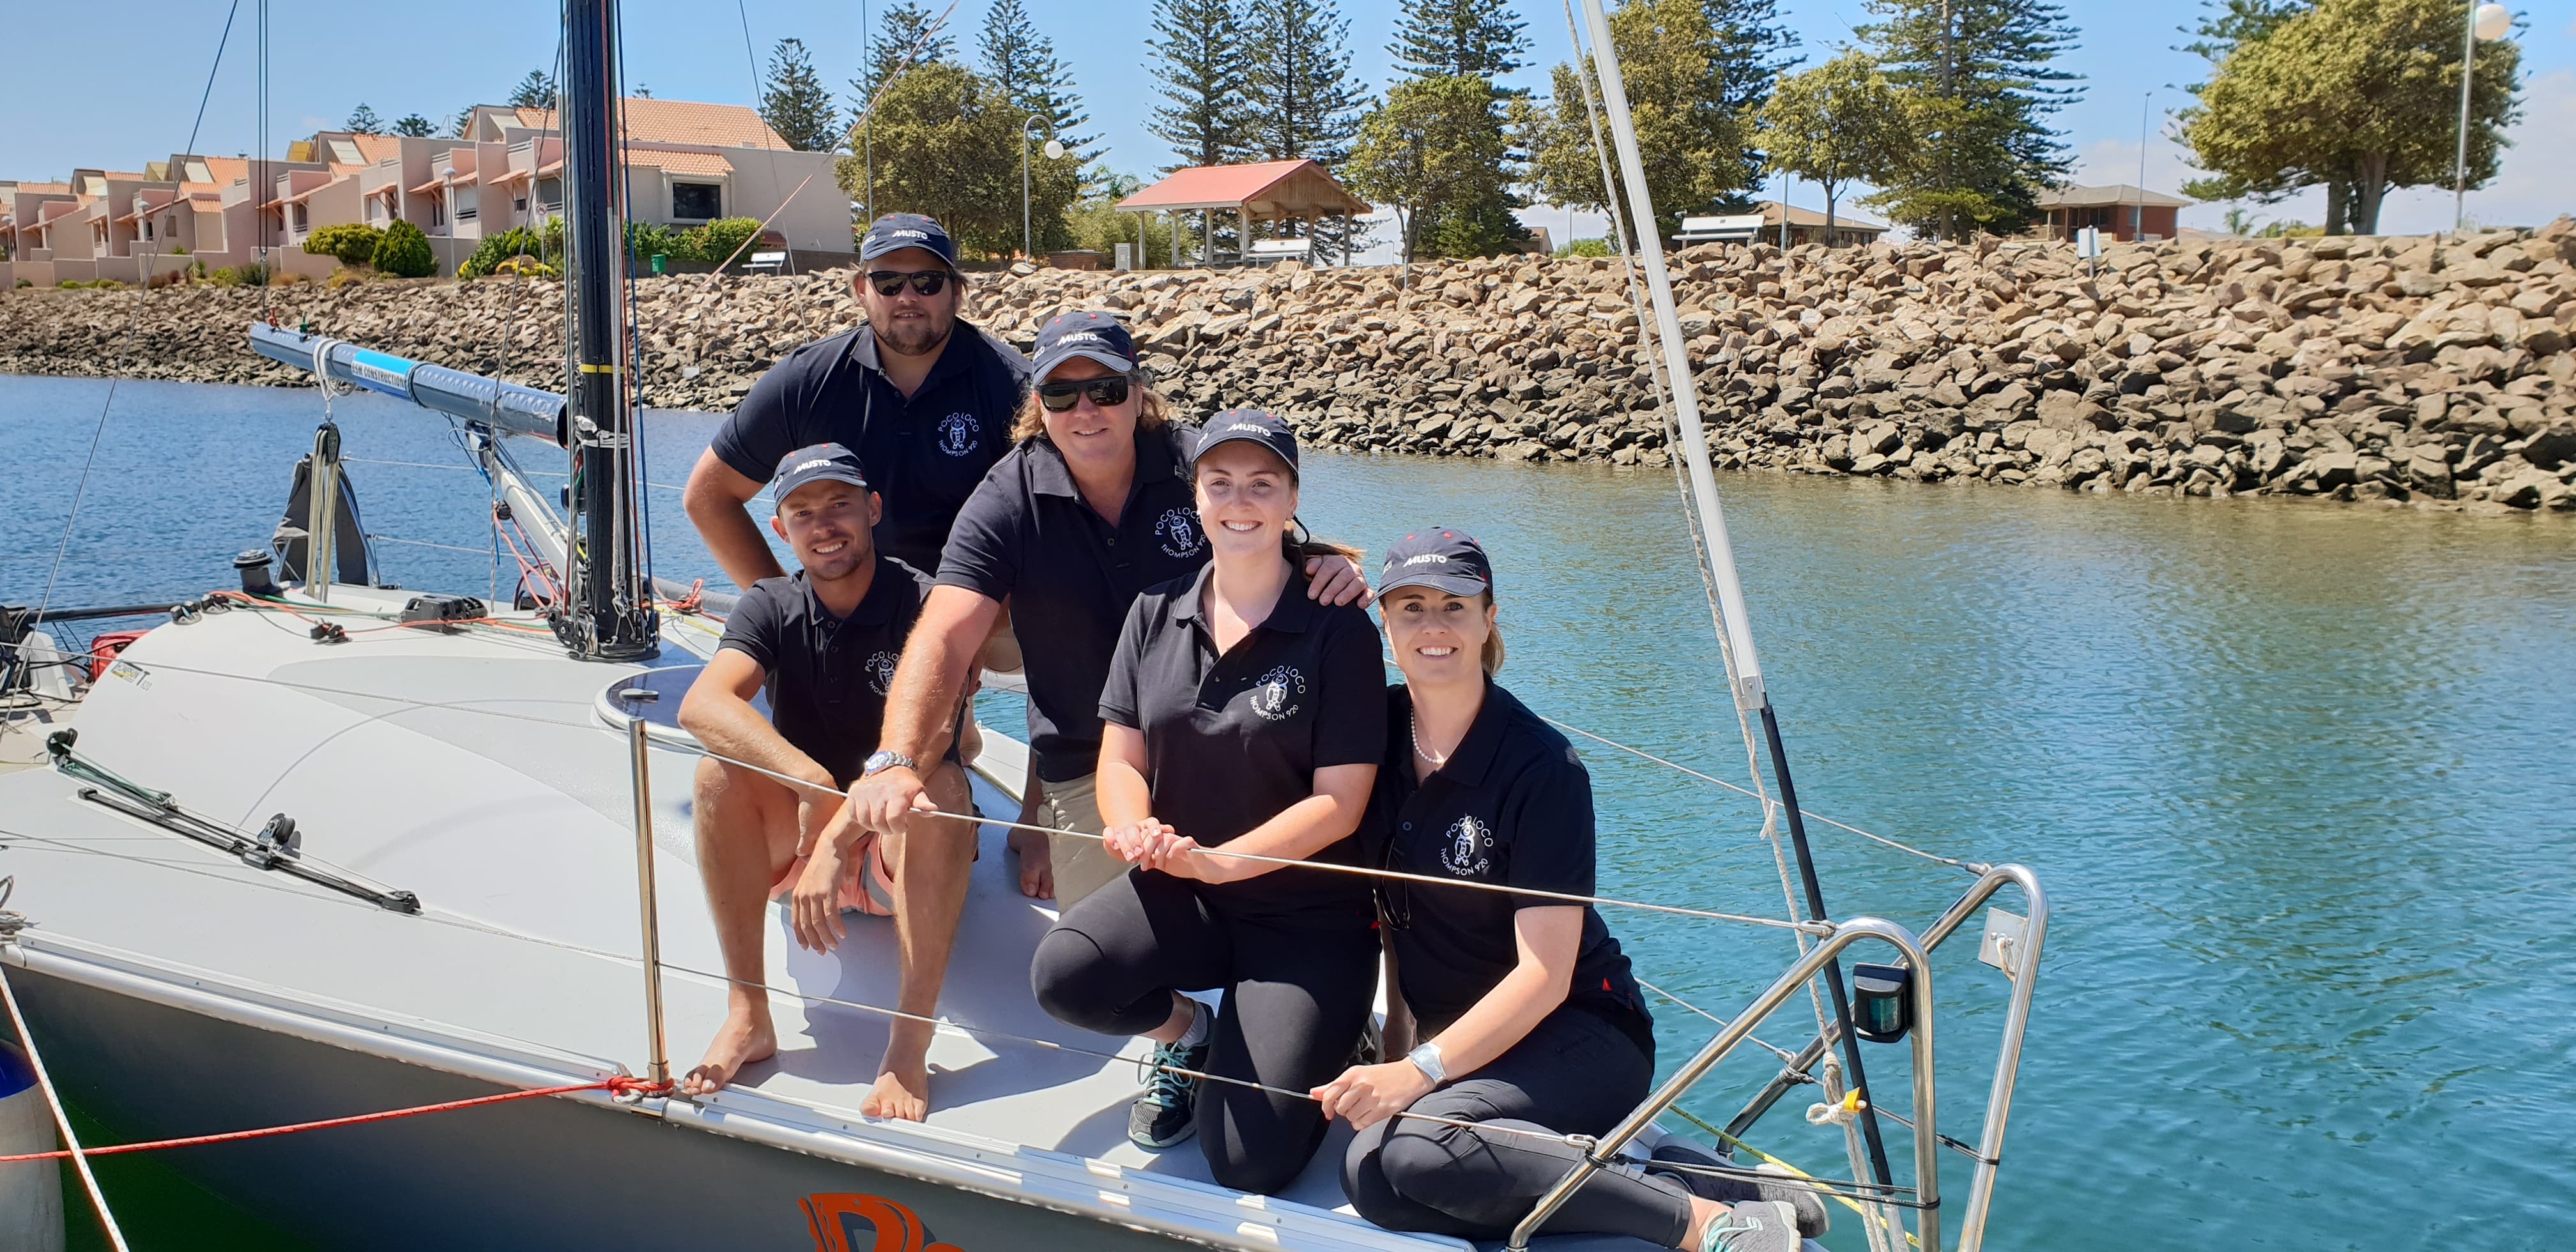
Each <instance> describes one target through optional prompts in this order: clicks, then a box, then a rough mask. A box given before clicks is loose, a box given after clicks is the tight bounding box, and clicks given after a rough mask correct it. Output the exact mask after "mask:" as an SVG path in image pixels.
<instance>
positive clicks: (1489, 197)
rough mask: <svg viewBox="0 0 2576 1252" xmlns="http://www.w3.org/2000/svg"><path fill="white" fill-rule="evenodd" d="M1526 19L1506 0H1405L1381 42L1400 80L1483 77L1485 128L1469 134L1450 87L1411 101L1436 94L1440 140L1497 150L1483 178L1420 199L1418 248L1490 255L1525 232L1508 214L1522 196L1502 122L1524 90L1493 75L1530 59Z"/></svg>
mask: <svg viewBox="0 0 2576 1252" xmlns="http://www.w3.org/2000/svg"><path fill="white" fill-rule="evenodd" d="M1524 26H1525V24H1524V23H1523V22H1522V21H1521V20H1520V17H1519V15H1518V14H1516V13H1514V12H1513V11H1512V7H1511V4H1510V0H1405V3H1404V9H1403V14H1402V16H1401V17H1399V18H1398V19H1397V22H1396V31H1395V42H1393V43H1390V44H1388V45H1387V49H1386V51H1387V55H1388V56H1389V57H1390V58H1392V59H1393V60H1394V61H1395V64H1396V67H1397V69H1398V70H1400V71H1402V72H1403V73H1404V75H1405V76H1406V77H1405V78H1403V79H1400V80H1398V85H1399V86H1401V85H1402V84H1403V83H1405V82H1409V81H1417V80H1428V79H1433V78H1457V79H1468V80H1473V81H1476V82H1481V83H1483V84H1485V94H1486V97H1487V100H1488V104H1487V107H1486V109H1485V116H1486V128H1487V129H1488V130H1490V131H1491V132H1492V133H1491V134H1476V135H1472V136H1471V135H1468V134H1466V133H1465V132H1464V131H1460V130H1458V129H1456V127H1457V125H1458V124H1461V123H1463V122H1464V121H1465V118H1464V116H1463V115H1457V114H1452V113H1450V112H1449V111H1448V110H1447V106H1446V103H1445V102H1446V100H1447V97H1446V96H1445V95H1442V94H1441V93H1445V92H1447V91H1449V90H1451V88H1450V87H1447V86H1444V87H1442V88H1441V89H1440V91H1439V92H1434V93H1431V94H1429V95H1422V96H1419V97H1417V99H1416V105H1417V106H1420V105H1422V104H1424V103H1425V102H1427V101H1429V100H1431V99H1432V98H1433V97H1434V96H1438V97H1439V98H1440V99H1441V100H1442V101H1443V102H1444V103H1443V104H1442V106H1441V109H1440V114H1439V115H1440V117H1441V119H1442V121H1443V123H1444V124H1443V126H1441V127H1440V128H1439V129H1438V133H1439V134H1440V135H1442V136H1444V138H1443V139H1442V140H1441V141H1442V142H1449V143H1455V144H1459V145H1463V148H1462V150H1463V151H1467V152H1491V153H1494V154H1495V155H1496V159H1495V160H1494V161H1493V162H1492V163H1491V164H1489V165H1488V166H1486V167H1485V173H1484V175H1483V176H1482V177H1481V178H1477V179H1471V180H1466V181H1459V182H1456V183H1453V184H1452V185H1451V186H1450V188H1449V190H1448V191H1446V192H1445V193H1444V194H1443V195H1441V196H1440V197H1438V198H1436V199H1433V200H1428V201H1425V202H1423V203H1422V205H1421V207H1420V208H1419V209H1418V210H1417V215H1418V216H1420V217H1422V218H1423V219H1424V220H1423V221H1421V222H1419V223H1416V224H1415V225H1413V226H1412V227H1411V233H1412V235H1413V241H1412V243H1413V246H1414V247H1415V248H1416V249H1417V250H1418V251H1427V252H1428V253H1429V254H1431V255H1434V256H1491V255H1494V254H1495V253H1498V252H1503V251H1506V250H1508V249H1509V248H1511V246H1512V245H1513V244H1515V243H1517V242H1519V241H1520V240H1523V239H1526V238H1528V237H1529V232H1528V231H1527V230H1526V229H1525V228H1523V227H1522V226H1521V224H1520V221H1519V219H1518V218H1516V217H1514V216H1513V215H1512V210H1514V209H1517V208H1519V207H1521V206H1522V205H1523V204H1524V203H1527V202H1526V201H1524V200H1523V199H1522V198H1521V197H1520V196H1518V195H1516V194H1514V192H1513V189H1512V185H1513V183H1514V181H1515V169H1516V166H1517V164H1518V156H1519V154H1518V153H1516V152H1514V151H1513V150H1512V145H1511V141H1510V138H1509V132H1508V131H1507V129H1506V121H1507V114H1508V112H1509V110H1510V108H1511V106H1512V105H1513V103H1514V102H1516V101H1518V100H1519V99H1521V98H1522V97H1524V96H1526V95H1527V94H1528V93H1527V92H1526V91H1522V90H1519V89H1517V88H1505V87H1503V86H1501V85H1500V84H1499V83H1497V82H1496V81H1495V80H1496V79H1498V78H1501V77H1502V76H1504V75H1506V74H1509V73H1511V72H1513V71H1514V70H1517V69H1519V68H1521V67H1522V66H1524V65H1526V64H1528V61H1527V60H1526V59H1525V58H1526V57H1527V55H1528V53H1529V46H1530V45H1529V37H1528V36H1527V35H1526V34H1524V33H1523V30H1524ZM1389 99H1390V100H1392V99H1393V96H1392V94H1390V96H1389ZM1418 111H1419V110H1418V108H1417V112H1418Z"/></svg>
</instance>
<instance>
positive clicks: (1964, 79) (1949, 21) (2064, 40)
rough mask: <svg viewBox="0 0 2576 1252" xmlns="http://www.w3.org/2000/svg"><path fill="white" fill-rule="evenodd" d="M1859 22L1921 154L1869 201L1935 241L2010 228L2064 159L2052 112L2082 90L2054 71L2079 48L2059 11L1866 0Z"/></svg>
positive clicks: (2029, 214) (2004, 1)
mask: <svg viewBox="0 0 2576 1252" xmlns="http://www.w3.org/2000/svg"><path fill="white" fill-rule="evenodd" d="M1869 8H1870V11H1871V12H1872V13H1874V14H1876V15H1877V16H1878V18H1879V19H1880V20H1878V21H1876V22H1873V23H1870V24H1868V25H1864V26H1862V27H1860V28H1859V34H1860V37H1861V39H1862V40H1863V41H1864V42H1865V43H1866V44H1868V45H1869V46H1870V48H1871V50H1872V51H1873V52H1874V53H1875V54H1876V56H1877V58H1878V62H1879V64H1880V66H1881V67H1882V68H1883V69H1884V70H1885V72H1886V74H1887V78H1888V81H1890V82H1892V83H1894V84H1896V85H1897V86H1898V87H1899V88H1901V89H1903V90H1904V92H1905V93H1906V95H1907V97H1908V99H1907V105H1908V107H1909V110H1910V111H1911V112H1912V113H1913V115H1914V116H1915V118H1916V119H1917V126H1918V132H1917V133H1918V135H1919V137H1920V141H1921V145H1922V159H1921V160H1919V161H1917V162H1915V163H1914V164H1913V166H1912V167H1911V169H1910V170H1909V171H1907V172H1906V173H1905V174H1904V175H1903V176H1902V177H1900V178H1899V179H1898V180H1897V182H1896V183H1895V184H1894V185H1892V186H1888V187H1883V188H1881V189H1880V190H1879V192H1878V194H1876V195H1874V196H1871V197H1869V198H1868V200H1867V203H1869V204H1871V205H1873V206H1875V207H1877V208H1878V209H1879V210H1880V211H1881V212H1884V213H1886V214H1887V215H1888V216H1889V217H1891V218H1893V219H1895V220H1896V221H1899V222H1903V223H1905V224H1907V225H1909V226H1913V227H1915V228H1916V229H1918V230H1921V231H1923V232H1925V233H1927V234H1930V235H1933V236H1935V237H1938V238H1942V239H1957V238H1960V237H1961V236H1962V235H1964V234H1966V233H1969V232H1971V231H1974V230H1979V229H1983V230H1988V231H1993V232H1996V233H1999V234H2001V233H2010V232H2012V231H2016V230H2019V229H2021V227H2022V226H2023V224H2024V223H2027V222H2029V221H2030V220H2031V219H2032V218H2033V217H2035V216H2036V215H2037V214H2038V197H2039V191H2040V189H2041V188H2042V187H2045V186H2050V185H2054V184H2056V183H2059V182H2062V181H2063V180H2064V179H2065V177H2066V173H2067V171H2068V169H2069V168H2070V162H2069V159H2068V155H2067V150H2066V144H2065V142H2064V140H2063V139H2061V138H2060V137H2059V135H2058V133H2057V132H2056V131H2054V130H2051V129H2050V128H2049V126H2048V118H2049V115H2050V114H2052V113H2055V112H2056V111H2057V110H2059V109H2061V108H2064V107H2065V106H2066V105H2068V104H2070V103H2073V102H2074V101H2075V100H2076V99H2078V98H2080V97H2081V95H2082V94H2083V91H2082V89H2081V88H2079V87H2071V86H2067V85H2066V84H2069V83H2073V82H2076V81H2077V80H2078V76H2077V75H2074V74H2070V73H2068V72H2066V71H2064V70H2059V69H2052V68H2050V62H2052V61H2054V60H2056V59H2057V58H2058V57H2059V56H2061V55H2063V54H2065V53H2067V52H2070V51H2073V50H2074V48H2075V32H2074V29H2073V28H2072V27H2071V26H2069V25H2068V24H2067V21H2066V14H2065V12H2064V10H2062V9H2060V8H2059V7H2058V6H2056V5H2054V4H2050V3H2046V2H2045V0H1870V4H1869Z"/></svg>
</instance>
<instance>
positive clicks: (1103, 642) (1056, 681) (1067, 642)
mask: <svg viewBox="0 0 2576 1252" xmlns="http://www.w3.org/2000/svg"><path fill="white" fill-rule="evenodd" d="M1197 440H1198V429H1197V428H1196V427H1192V426H1165V427H1163V428H1162V429H1160V430H1157V431H1150V432H1148V431H1142V430H1140V431H1138V432H1136V481H1135V483H1134V485H1132V486H1130V487H1129V488H1128V490H1127V503H1126V506H1125V507H1124V508H1122V509H1120V510H1119V513H1118V521H1117V524H1115V525H1112V524H1111V523H1110V522H1109V521H1108V520H1107V519H1105V518H1103V517H1101V516H1100V514H1099V513H1098V512H1096V511H1094V510H1093V509H1092V507H1091V505H1090V504H1088V503H1086V502H1085V501H1084V500H1083V498H1082V489H1081V488H1080V487H1078V486H1076V485H1075V484H1074V481H1073V470H1072V469H1071V468H1069V467H1068V466H1066V465H1065V463H1064V454H1063V453H1060V452H1058V451H1056V448H1055V445H1054V444H1052V443H1049V442H1048V441H1047V439H1046V437H1045V436H1043V435H1041V436H1039V437H1037V438H1034V439H1030V440H1027V441H1025V442H1023V443H1021V444H1020V446H1019V447H1017V448H1014V449H1012V450H1011V453H1010V455H1008V456H1005V457H1003V458H1002V461H1001V464H999V465H996V466H994V467H993V472H992V473H991V474H989V475H987V476H985V479H984V482H983V485H982V486H979V487H977V488H976V489H975V494H974V495H973V496H972V497H969V498H968V499H967V501H966V507H965V508H963V509H960V510H959V511H958V513H957V525H956V528H955V529H954V530H952V531H950V532H949V536H948V549H947V551H946V552H944V553H943V554H941V556H940V559H939V582H940V585H942V586H947V587H963V588H965V589H967V590H968V591H972V592H975V593H977V594H979V595H984V596H988V597H990V598H992V599H995V600H1001V599H1005V598H1007V599H1009V600H1010V602H1011V622H1012V624H1013V627H1014V629H1016V630H1017V631H1018V633H1019V637H1020V655H1021V663H1022V664H1023V665H1024V666H1026V668H1027V674H1028V684H1029V750H1030V751H1031V752H1032V753H1034V754H1035V755H1036V757H1037V771H1038V777H1039V778H1041V779H1044V780H1045V781H1047V782H1066V781H1070V780H1072V779H1076V778H1080V777H1082V776H1084V775H1086V774H1089V773H1091V772H1092V771H1093V770H1094V769H1096V768H1098V766H1099V761H1100V686H1101V683H1102V682H1104V681H1106V680H1107V679H1108V677H1109V654H1110V650H1111V649H1112V648H1114V647H1116V646H1117V643H1118V630H1119V627H1120V626H1121V625H1122V624H1124V623H1125V622H1126V620H1127V607H1128V606H1129V605H1131V604H1134V603H1135V602H1136V597H1137V596H1138V595H1140V594H1142V593H1143V592H1144V590H1145V589H1146V588H1148V587H1151V586H1153V585H1155V584H1156V583H1163V582H1169V581H1171V580H1172V579H1175V578H1180V577H1184V576H1186V575H1190V574H1195V573H1197V572H1198V570H1199V567H1200V566H1203V565H1205V564H1207V559H1208V551H1207V538H1206V536H1204V535H1202V534H1200V533H1199V510H1198V501H1197V499H1196V497H1194V496H1193V495H1192V494H1191V489H1190V478H1189V472H1188V468H1189V463H1190V457H1191V454H1192V453H1194V452H1196V451H1197V449H1198V442H1197Z"/></svg>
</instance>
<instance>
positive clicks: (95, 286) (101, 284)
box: [90, 278, 125, 291]
mask: <svg viewBox="0 0 2576 1252" xmlns="http://www.w3.org/2000/svg"><path fill="white" fill-rule="evenodd" d="M90 288H91V289H92V290H94V291H123V290H125V284H124V283H122V282H119V281H118V280H116V279H113V278H102V279H99V280H98V281H96V282H93V283H91V284H90Z"/></svg>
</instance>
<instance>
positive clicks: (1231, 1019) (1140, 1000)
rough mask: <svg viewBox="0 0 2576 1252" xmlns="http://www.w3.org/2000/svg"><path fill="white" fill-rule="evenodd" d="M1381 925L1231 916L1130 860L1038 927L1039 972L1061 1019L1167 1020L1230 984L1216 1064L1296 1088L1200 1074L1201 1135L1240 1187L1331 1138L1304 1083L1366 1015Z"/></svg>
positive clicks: (1290, 1175)
mask: <svg viewBox="0 0 2576 1252" xmlns="http://www.w3.org/2000/svg"><path fill="white" fill-rule="evenodd" d="M1377 951H1378V943H1377V935H1376V934H1375V933H1374V932H1372V931H1370V930H1369V929H1368V928H1367V926H1366V924H1365V923H1364V922H1362V923H1358V924H1351V923H1342V924H1339V925H1337V926H1336V927H1334V928H1332V929H1301V928H1297V927H1292V926H1283V925H1279V924H1276V923H1270V922H1257V921H1249V920H1246V919H1243V918H1239V917H1233V916H1229V915H1227V914H1225V913H1223V912H1219V911H1218V910H1216V909H1215V908H1213V907H1211V906H1210V905H1209V904H1208V903H1207V901H1206V900H1205V899H1204V898H1202V897H1201V896H1200V895H1199V892H1198V890H1197V885H1196V884H1194V883H1190V882H1186V881H1184V880H1182V879H1178V878H1174V877H1172V876H1170V875H1168V874H1159V873H1148V872H1145V871H1142V870H1131V871H1129V872H1127V873H1125V874H1121V875H1119V876H1118V877H1117V878H1115V879H1112V880H1111V881H1110V883H1109V885H1108V886H1105V887H1102V888H1101V889H1100V890H1098V891H1095V892H1093V893H1091V894H1090V895H1088V896H1085V897H1083V898H1082V900H1081V901H1080V902H1079V903H1077V904H1075V905H1074V906H1073V907H1072V908H1069V909H1067V910H1065V912H1064V915H1063V917H1062V919H1061V920H1059V921H1057V922H1056V924H1055V929H1053V930H1050V931H1048V932H1047V934H1046V937H1045V938H1044V939H1041V940H1039V941H1038V949H1037V957H1036V960H1035V961H1034V962H1033V963H1032V964H1031V967H1030V970H1029V981H1030V983H1031V985H1032V986H1033V987H1034V988H1035V990H1036V991H1037V997H1038V1003H1039V1004H1040V1005H1041V1006H1043V1007H1044V1008H1045V1009H1046V1011H1047V1012H1049V1013H1051V1014H1054V1015H1055V1017H1056V1019H1057V1020H1059V1021H1063V1022H1068V1023H1071V1024H1072V1025H1076V1026H1080V1027H1082V1028H1083V1029H1085V1030H1094V1031H1098V1032H1100V1033H1101V1034H1104V1035H1141V1034H1143V1033H1145V1032H1146V1031H1149V1030H1152V1029H1154V1028H1155V1027H1157V1026H1160V1025H1162V1024H1163V1023H1164V1022H1165V1021H1168V1020H1170V1018H1171V1015H1172V993H1173V992H1175V991H1202V990H1206V989H1208V988H1211V987H1223V988H1224V989H1225V1006H1224V1007H1223V1008H1221V1009H1219V1010H1218V1011H1217V1017H1216V1027H1215V1032H1214V1034H1213V1035H1211V1036H1210V1038H1209V1044H1210V1046H1209V1048H1208V1060H1207V1072H1208V1073H1210V1074H1212V1075H1217V1076H1221V1077H1226V1078H1241V1079H1249V1080H1251V1081H1253V1082H1258V1083H1261V1084H1262V1085H1264V1086H1269V1087H1279V1088H1284V1089H1286V1090H1288V1091H1293V1092H1299V1093H1301V1094H1298V1095H1294V1096H1287V1095H1274V1094H1272V1093H1270V1092H1267V1091H1257V1090H1254V1089H1253V1088H1250V1087H1243V1086H1237V1085H1236V1084H1233V1083H1224V1082H1210V1083H1205V1084H1202V1086H1201V1089H1200V1092H1199V1102H1198V1126H1199V1148H1200V1150H1201V1151H1203V1152H1205V1153H1206V1154H1207V1163H1208V1171H1209V1173H1210V1174H1211V1175H1212V1176H1213V1177H1214V1178H1215V1179H1216V1181H1217V1182H1219V1183H1221V1184H1223V1185H1225V1186H1228V1187H1232V1188H1234V1189H1236V1190H1238V1191H1258V1192H1264V1193H1269V1192H1275V1191H1278V1190H1279V1189H1280V1188H1282V1187H1285V1186H1287V1185H1288V1184H1289V1183H1290V1182H1292V1181H1294V1180H1295V1179H1296V1177H1297V1174H1298V1172H1299V1171H1300V1170H1303V1169H1304V1168H1305V1167H1306V1162H1307V1161H1308V1160H1309V1159H1311V1158H1313V1156H1314V1155H1315V1148H1316V1146H1317V1145H1318V1144H1320V1143H1322V1142H1323V1139H1324V1117H1323V1110H1322V1109H1321V1107H1320V1106H1318V1105H1317V1104H1316V1103H1315V1102H1314V1101H1312V1100H1310V1099H1307V1098H1306V1097H1305V1096H1304V1095H1303V1094H1302V1093H1303V1092H1305V1091H1306V1090H1308V1089H1309V1088H1313V1087H1319V1086H1322V1085H1323V1084H1325V1083H1327V1082H1330V1081H1332V1080H1333V1079H1334V1078H1335V1077H1338V1076H1339V1075H1340V1074H1341V1072H1342V1070H1343V1068H1344V1067H1345V1066H1346V1065H1348V1064H1349V1062H1350V1058H1351V1050H1352V1047H1353V1045H1355V1044H1357V1043H1358V1042H1359V1038H1360V1030H1361V1028H1362V1027H1363V1026H1365V1025H1366V1024H1367V1023H1368V1017H1369V1005H1370V1001H1371V1000H1372V998H1373V997H1374V994H1375V991H1376V988H1377Z"/></svg>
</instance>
